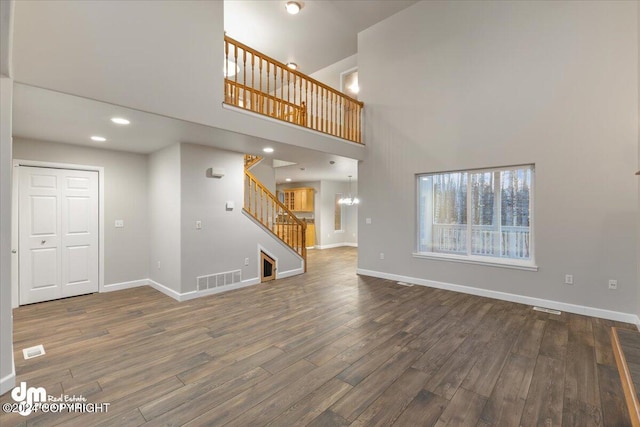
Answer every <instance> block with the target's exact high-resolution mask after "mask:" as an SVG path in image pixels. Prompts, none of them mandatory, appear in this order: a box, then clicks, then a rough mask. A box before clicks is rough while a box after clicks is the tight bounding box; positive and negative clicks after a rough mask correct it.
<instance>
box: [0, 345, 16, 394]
mask: <svg viewBox="0 0 640 427" xmlns="http://www.w3.org/2000/svg"><path fill="white" fill-rule="evenodd" d="M11 359H13V353H11ZM11 366H12V367H13V368H12V371H11V373H10V374H9V375H5V376H4V377H2V378H1V379H0V395H2V394H5V393H6V392H8V391H9V390H11V389H12V388H14V387H15V386H16V364H15V363H13V360H12V361H11Z"/></svg>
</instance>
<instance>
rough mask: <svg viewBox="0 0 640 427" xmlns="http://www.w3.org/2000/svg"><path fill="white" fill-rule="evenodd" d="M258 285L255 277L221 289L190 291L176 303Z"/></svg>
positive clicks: (258, 281)
mask: <svg viewBox="0 0 640 427" xmlns="http://www.w3.org/2000/svg"><path fill="white" fill-rule="evenodd" d="M258 284H260V278H258V277H256V278H254V279H249V280H243V281H242V282H240V283H236V284H233V285H229V286H223V287H221V288H213V289H205V290H203V291H192V292H186V293H184V294H180V299H179V300H178V301H188V300H191V299H195V298H200V297H205V296H207V295H214V294H219V293H222V292H227V291H231V290H234V289H241V288H246V287H249V286H254V285H258Z"/></svg>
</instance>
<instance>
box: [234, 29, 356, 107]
mask: <svg viewBox="0 0 640 427" xmlns="http://www.w3.org/2000/svg"><path fill="white" fill-rule="evenodd" d="M224 39H225V41H227V42H229V43H231V44H234V45H235V46H237V47H239V48H241V49H242V50H245V51H247V52H251V53H252V54H253V55H255V56H259V57H261V58H264V59H266V60H267V61H269V62H271V63H273V64H275V65H278V66H279V67H281V68H284V69H285V70H287V71H289V72H290V73H291V74H295V75H296V76H298V77H300V78H302V79H305V80H309V81H310V82H312V83H314V84H316V85H318V86H320V87H321V88H323V89H325V90H328V91H329V92H333V93H334V94H336V95H338V96H340V97H342V98H347V99H348V100H349V101H351V102H354V103H356V104H358V105H360V107H364V102H362V101H358V100H357V99H355V98H352V97H350V96H349V95H347V94H345V93H342V92H340V91H338V90H335V89H334V88H332V87H331V86H328V85H326V84H324V83H322V82H320V81H318V80H316V79H314V78H313V77H309V76H308V75H306V74H303V73H301V72H300V71H298V70H292V69H291V68H289V67H287V64H283V63H282V62H280V61H278V60H277V59H273V58H271V57H270V56H268V55H265V54H264V53H262V52H258V51H257V50H255V49H253V48H251V47H249V46H247V45H246V44H244V43H241V42H239V41H238V40H235V39H233V38H231V37H229V36H227V35H226V34H225V36H224Z"/></svg>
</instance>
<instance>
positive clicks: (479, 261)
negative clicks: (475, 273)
mask: <svg viewBox="0 0 640 427" xmlns="http://www.w3.org/2000/svg"><path fill="white" fill-rule="evenodd" d="M412 255H413V257H414V258H424V259H432V260H438V261H452V262H462V263H465V264H476V265H486V266H489V267H500V268H511V269H515V270H526V271H538V266H537V265H533V264H530V263H529V261H527V262H526V263H520V262H518V261H517V260H514V259H504V260H503V259H501V258H491V257H474V256H468V255H454V254H440V253H426V252H415V253H413V254H412Z"/></svg>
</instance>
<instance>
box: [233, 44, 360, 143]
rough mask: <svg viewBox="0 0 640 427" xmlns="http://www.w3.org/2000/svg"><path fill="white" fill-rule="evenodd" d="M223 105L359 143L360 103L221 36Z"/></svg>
mask: <svg viewBox="0 0 640 427" xmlns="http://www.w3.org/2000/svg"><path fill="white" fill-rule="evenodd" d="M224 60H225V64H224V76H225V79H224V95H225V101H224V102H225V103H226V104H229V105H233V106H235V107H239V108H243V109H245V110H249V111H252V112H254V113H258V114H263V115H266V116H270V117H273V118H276V119H278V120H283V121H286V122H289V123H293V124H296V125H299V126H303V127H306V128H309V129H313V130H316V131H318V132H322V133H326V134H328V135H332V136H336V137H338V138H343V139H346V140H348V141H352V142H356V143H359V144H362V123H361V121H362V108H363V107H364V104H363V103H362V102H361V101H358V100H357V99H354V98H352V97H350V96H348V95H345V94H344V93H342V92H340V91H337V90H335V89H333V88H332V87H330V86H327V85H325V84H324V83H321V82H319V81H318V80H315V79H313V78H311V77H309V76H307V75H306V74H303V73H301V72H299V71H296V70H293V69H291V68H289V67H288V66H287V65H285V64H283V63H282V62H279V61H276V60H275V59H273V58H270V57H268V56H267V55H264V54H263V53H260V52H258V51H257V50H255V49H252V48H250V47H249V46H247V45H244V44H242V43H240V42H238V41H236V40H234V39H232V38H231V37H228V36H226V35H225V37H224Z"/></svg>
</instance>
